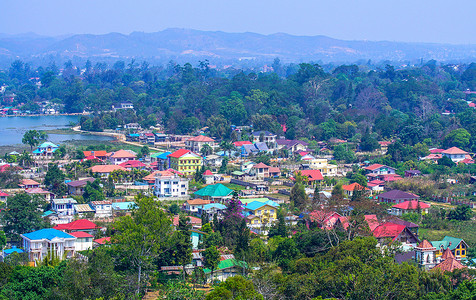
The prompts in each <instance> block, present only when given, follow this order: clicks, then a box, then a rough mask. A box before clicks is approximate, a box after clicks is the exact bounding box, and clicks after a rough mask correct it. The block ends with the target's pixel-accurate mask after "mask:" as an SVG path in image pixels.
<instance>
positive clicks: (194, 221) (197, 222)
mask: <svg viewBox="0 0 476 300" xmlns="http://www.w3.org/2000/svg"><path fill="white" fill-rule="evenodd" d="M186 218H188V222H187V223H188V224H190V225H191V226H192V228H201V227H202V219H200V218H197V217H192V216H186ZM179 221H180V216H179V215H175V216H174V218H173V219H172V224H173V225H174V226H175V227H176V228H177V226H179Z"/></svg>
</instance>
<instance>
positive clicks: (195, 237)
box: [190, 229, 207, 250]
mask: <svg viewBox="0 0 476 300" xmlns="http://www.w3.org/2000/svg"><path fill="white" fill-rule="evenodd" d="M206 235H207V233H206V232H203V231H200V230H197V229H190V239H191V240H192V249H193V250H197V249H199V245H200V242H202V241H203V240H204V238H205V236H206Z"/></svg>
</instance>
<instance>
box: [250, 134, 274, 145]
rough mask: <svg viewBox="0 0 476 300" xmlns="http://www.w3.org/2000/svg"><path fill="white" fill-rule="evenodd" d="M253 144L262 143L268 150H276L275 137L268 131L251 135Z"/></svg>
mask: <svg viewBox="0 0 476 300" xmlns="http://www.w3.org/2000/svg"><path fill="white" fill-rule="evenodd" d="M251 137H252V138H253V143H259V142H264V143H266V145H267V146H268V148H269V149H271V150H274V149H276V148H277V143H276V137H277V135H276V134H274V133H271V132H269V131H255V132H253V133H252V134H251Z"/></svg>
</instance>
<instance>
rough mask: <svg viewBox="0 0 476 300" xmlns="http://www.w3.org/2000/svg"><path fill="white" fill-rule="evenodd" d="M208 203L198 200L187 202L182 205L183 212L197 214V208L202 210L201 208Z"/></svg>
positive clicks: (208, 201) (207, 201)
mask: <svg viewBox="0 0 476 300" xmlns="http://www.w3.org/2000/svg"><path fill="white" fill-rule="evenodd" d="M209 203H210V200H204V199H200V198H198V199H193V200H187V202H185V203H184V210H186V211H189V212H191V213H198V209H199V208H203V206H205V205H206V204H209Z"/></svg>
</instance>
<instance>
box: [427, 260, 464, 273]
mask: <svg viewBox="0 0 476 300" xmlns="http://www.w3.org/2000/svg"><path fill="white" fill-rule="evenodd" d="M465 268H466V267H465V266H463V265H462V264H461V263H460V262H459V261H457V260H456V259H455V258H454V257H453V258H448V259H445V260H444V261H442V262H440V263H439V264H437V265H436V266H435V267H434V268H433V269H432V270H441V271H443V272H453V271H454V270H456V269H465Z"/></svg>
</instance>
